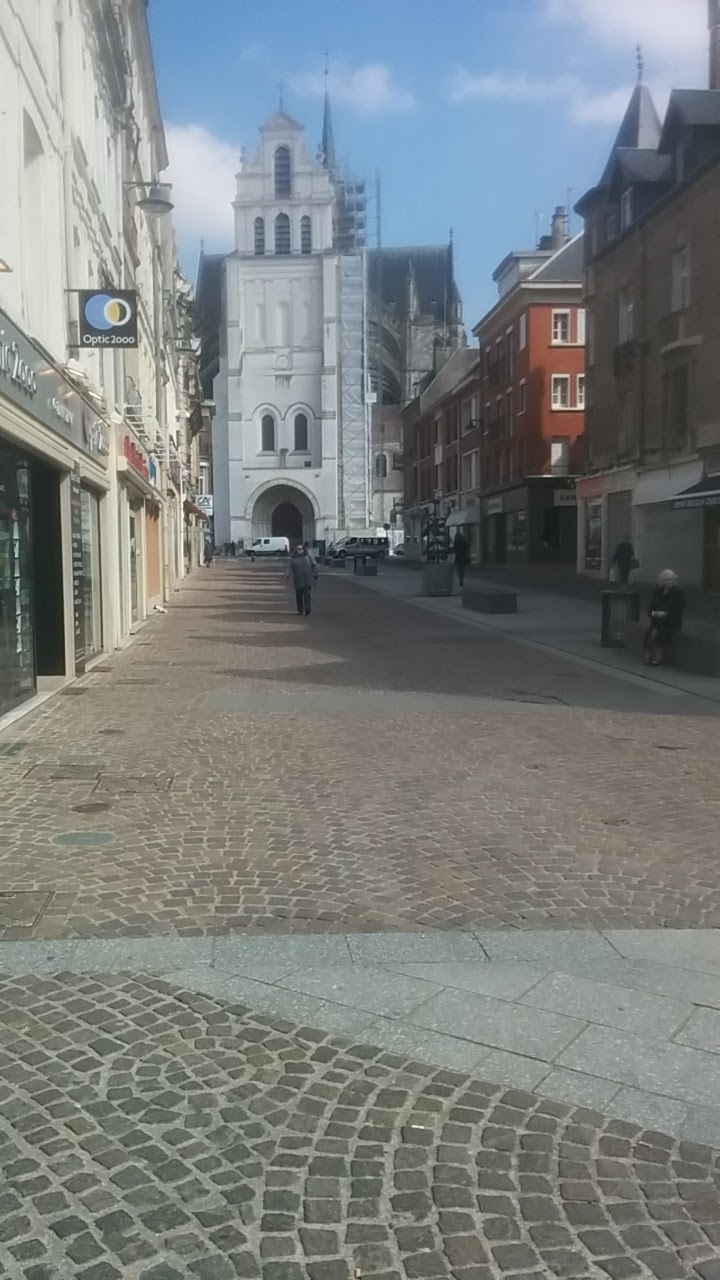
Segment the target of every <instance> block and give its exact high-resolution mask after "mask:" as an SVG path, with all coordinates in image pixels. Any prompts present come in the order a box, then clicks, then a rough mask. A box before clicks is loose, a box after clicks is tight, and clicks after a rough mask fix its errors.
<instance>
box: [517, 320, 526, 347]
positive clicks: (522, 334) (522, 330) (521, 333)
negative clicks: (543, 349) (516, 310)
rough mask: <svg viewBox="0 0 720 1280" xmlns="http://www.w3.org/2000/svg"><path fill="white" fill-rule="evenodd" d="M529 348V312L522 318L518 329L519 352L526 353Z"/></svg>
mask: <svg viewBox="0 0 720 1280" xmlns="http://www.w3.org/2000/svg"><path fill="white" fill-rule="evenodd" d="M526 346H527V312H526V311H524V312H523V314H522V315H521V317H520V324H519V329H518V351H524V350H525V348H526Z"/></svg>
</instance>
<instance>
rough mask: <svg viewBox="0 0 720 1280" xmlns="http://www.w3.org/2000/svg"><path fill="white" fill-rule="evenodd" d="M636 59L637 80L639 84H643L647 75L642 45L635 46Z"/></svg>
mask: <svg viewBox="0 0 720 1280" xmlns="http://www.w3.org/2000/svg"><path fill="white" fill-rule="evenodd" d="M635 57H636V59H637V78H638V84H642V82H643V77H644V75H645V59H644V58H643V51H642V45H641V44H637V45H636V46H635Z"/></svg>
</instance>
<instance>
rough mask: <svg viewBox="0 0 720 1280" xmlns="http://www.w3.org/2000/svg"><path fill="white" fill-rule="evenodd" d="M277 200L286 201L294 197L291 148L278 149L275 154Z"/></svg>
mask: <svg viewBox="0 0 720 1280" xmlns="http://www.w3.org/2000/svg"><path fill="white" fill-rule="evenodd" d="M274 168H275V199H276V200H284V199H286V198H287V196H290V195H292V181H291V170H292V165H291V161H290V148H289V147H278V149H277V151H276V152H275V163H274Z"/></svg>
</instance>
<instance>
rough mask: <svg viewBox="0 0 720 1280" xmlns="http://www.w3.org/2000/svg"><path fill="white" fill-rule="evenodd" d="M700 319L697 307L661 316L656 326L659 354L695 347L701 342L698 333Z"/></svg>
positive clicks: (685, 308) (683, 308) (681, 309)
mask: <svg viewBox="0 0 720 1280" xmlns="http://www.w3.org/2000/svg"><path fill="white" fill-rule="evenodd" d="M699 329H700V318H699V316H698V309H697V307H681V308H679V309H678V310H677V311H671V312H670V314H669V315H667V316H663V317H662V318H661V320H660V322H659V324H658V338H659V341H660V354H661V355H665V354H666V353H669V352H672V351H675V350H677V349H678V347H696V346H699V344H700V343H701V342H702V335H701V333H700V332H699Z"/></svg>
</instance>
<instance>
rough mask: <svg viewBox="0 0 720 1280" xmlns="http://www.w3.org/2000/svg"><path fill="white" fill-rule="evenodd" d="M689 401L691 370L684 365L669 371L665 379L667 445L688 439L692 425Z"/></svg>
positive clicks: (664, 407)
mask: <svg viewBox="0 0 720 1280" xmlns="http://www.w3.org/2000/svg"><path fill="white" fill-rule="evenodd" d="M689 400H690V369H689V367H688V365H686V364H684V365H680V366H679V367H678V368H677V369H671V370H669V372H668V373H666V374H665V377H664V379H663V410H664V419H665V443H666V444H676V443H679V442H680V441H682V440H684V439H685V438H686V436H687V433H688V428H689V425H690V407H689Z"/></svg>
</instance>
